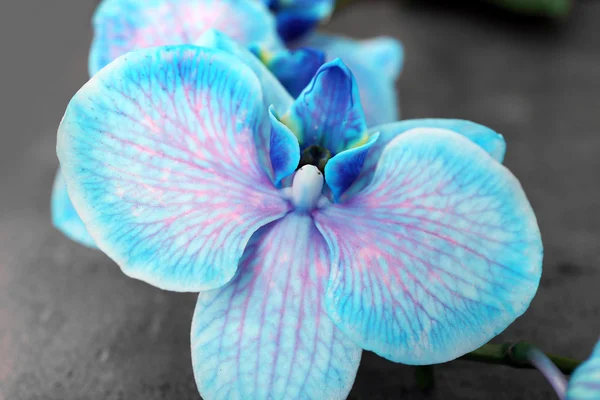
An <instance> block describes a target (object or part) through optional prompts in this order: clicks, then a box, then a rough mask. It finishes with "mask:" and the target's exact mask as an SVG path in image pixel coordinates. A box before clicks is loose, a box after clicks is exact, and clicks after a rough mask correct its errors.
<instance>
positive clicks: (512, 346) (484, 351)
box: [460, 342, 581, 375]
mask: <svg viewBox="0 0 600 400" xmlns="http://www.w3.org/2000/svg"><path fill="white" fill-rule="evenodd" d="M528 346H531V345H529V344H527V343H525V342H519V343H504V344H485V345H483V346H481V347H480V348H478V349H477V350H475V351H472V352H470V353H467V354H465V355H464V356H462V357H460V360H467V361H477V362H483V363H487V364H502V365H508V366H510V367H515V368H535V367H534V366H533V365H531V363H530V362H529V361H527V360H525V359H524V358H523V357H522V356H521V354H522V351H523V349H525V348H526V347H528ZM547 357H548V358H549V359H550V360H551V361H552V362H553V363H554V364H555V365H556V366H557V367H558V369H559V370H560V371H561V372H562V373H563V374H567V375H570V374H571V373H572V372H573V371H574V370H575V368H577V367H578V366H579V364H581V361H579V360H575V359H573V358H568V357H561V356H555V355H552V354H548V355H547Z"/></svg>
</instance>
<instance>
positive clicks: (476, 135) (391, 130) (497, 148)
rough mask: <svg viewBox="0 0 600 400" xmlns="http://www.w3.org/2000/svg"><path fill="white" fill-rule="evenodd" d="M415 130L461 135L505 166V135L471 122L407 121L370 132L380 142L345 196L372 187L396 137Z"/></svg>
mask: <svg viewBox="0 0 600 400" xmlns="http://www.w3.org/2000/svg"><path fill="white" fill-rule="evenodd" d="M415 129H417V130H420V131H421V132H429V131H431V130H432V129H444V130H449V131H452V132H455V133H458V134H459V135H463V136H464V137H466V138H467V139H469V140H470V141H472V142H473V143H475V144H476V145H478V146H479V147H481V148H482V149H484V150H485V151H487V152H488V153H489V155H490V156H492V157H493V158H494V159H496V160H497V161H498V162H502V161H503V160H504V155H505V154H506V142H505V141H504V137H502V135H501V134H499V133H497V132H496V131H494V130H492V129H490V128H488V127H486V126H483V125H480V124H477V123H475V122H471V121H465V120H461V119H444V118H430V119H407V120H404V121H399V122H394V123H391V124H385V125H380V126H376V127H374V128H371V129H369V135H373V134H375V133H379V135H380V136H379V139H378V140H377V142H376V143H375V144H374V145H373V146H372V147H371V149H370V150H369V153H368V155H367V157H366V159H365V162H364V164H363V167H362V170H361V172H360V176H359V177H358V179H357V180H356V182H355V183H354V184H353V185H352V187H351V188H350V189H349V190H348V191H347V192H346V194H345V196H346V197H348V196H352V195H354V194H355V193H357V192H359V191H360V190H362V189H363V188H365V187H366V186H367V185H368V184H369V182H370V181H371V179H372V178H373V174H374V173H375V167H376V166H377V162H378V161H379V157H381V153H382V152H383V150H384V149H385V147H386V146H387V145H388V144H389V143H390V142H391V141H392V140H394V139H395V138H396V136H398V135H400V134H402V133H404V132H407V131H409V130H411V131H412V130H415Z"/></svg>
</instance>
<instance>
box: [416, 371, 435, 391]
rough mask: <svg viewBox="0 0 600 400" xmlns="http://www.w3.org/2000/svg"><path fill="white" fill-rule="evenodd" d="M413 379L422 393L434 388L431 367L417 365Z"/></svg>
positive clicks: (433, 376)
mask: <svg viewBox="0 0 600 400" xmlns="http://www.w3.org/2000/svg"><path fill="white" fill-rule="evenodd" d="M415 378H416V379H417V386H418V387H419V389H421V390H422V391H424V392H427V391H430V390H432V389H433V388H434V387H435V375H434V370H433V365H419V366H417V367H415Z"/></svg>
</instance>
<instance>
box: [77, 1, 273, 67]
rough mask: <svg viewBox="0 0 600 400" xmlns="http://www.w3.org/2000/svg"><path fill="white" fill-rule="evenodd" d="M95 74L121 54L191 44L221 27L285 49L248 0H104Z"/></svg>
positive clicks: (98, 16)
mask: <svg viewBox="0 0 600 400" xmlns="http://www.w3.org/2000/svg"><path fill="white" fill-rule="evenodd" d="M93 25H94V32H95V34H94V41H93V43H92V47H91V52H90V64H89V69H90V75H91V76H93V75H94V74H96V72H98V71H99V70H100V69H101V68H103V67H104V66H105V65H107V64H109V63H110V62H111V61H112V60H114V59H116V58H117V57H119V56H120V55H123V54H125V53H127V52H130V51H133V50H139V49H143V48H148V47H155V46H165V45H178V44H191V43H192V42H193V41H194V40H195V39H196V38H198V37H199V36H200V35H201V34H202V33H203V32H205V31H206V30H208V29H211V28H214V29H218V30H220V31H222V32H224V33H226V34H228V35H229V36H231V37H233V38H234V39H235V40H236V41H238V42H239V43H242V44H244V45H246V44H250V43H262V44H264V45H265V46H268V47H281V46H282V44H281V43H280V41H279V39H278V36H277V31H276V26H275V20H274V18H273V16H272V15H271V13H270V12H269V10H268V9H267V8H266V7H265V6H264V5H263V4H261V3H260V2H257V1H247V0H178V1H172V0H171V1H170V0H143V1H141V0H104V1H103V2H102V3H101V4H100V5H99V6H98V9H97V10H96V13H95V14H94V18H93Z"/></svg>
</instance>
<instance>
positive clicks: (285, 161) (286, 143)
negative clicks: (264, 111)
mask: <svg viewBox="0 0 600 400" xmlns="http://www.w3.org/2000/svg"><path fill="white" fill-rule="evenodd" d="M269 117H270V119H271V141H270V156H271V165H272V167H273V175H274V181H275V185H276V186H278V187H279V186H280V184H281V180H282V179H283V178H285V177H287V176H290V175H291V174H293V173H294V171H295V170H296V168H297V167H298V163H299V162H300V146H299V145H298V138H297V137H296V136H295V135H294V134H293V133H292V131H291V130H290V128H288V127H287V126H286V125H285V124H283V123H282V122H281V121H279V119H278V118H277V115H276V114H275V110H274V107H273V106H271V107H269Z"/></svg>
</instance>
